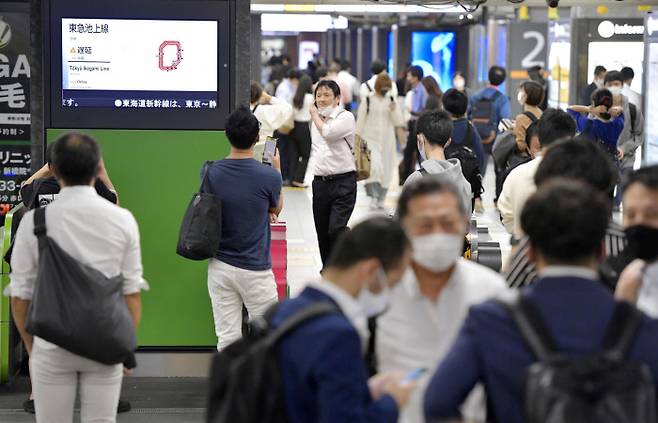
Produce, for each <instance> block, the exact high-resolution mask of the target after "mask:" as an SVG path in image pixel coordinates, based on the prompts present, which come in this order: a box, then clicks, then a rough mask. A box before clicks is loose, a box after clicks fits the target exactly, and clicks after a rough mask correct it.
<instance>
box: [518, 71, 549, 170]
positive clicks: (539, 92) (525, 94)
mask: <svg viewBox="0 0 658 423" xmlns="http://www.w3.org/2000/svg"><path fill="white" fill-rule="evenodd" d="M544 92H545V91H544V87H543V86H542V85H541V84H540V83H539V82H535V81H525V82H523V83H522V84H521V85H520V86H519V91H518V94H517V96H516V99H517V101H518V102H519V104H520V105H521V107H522V108H523V113H521V114H519V115H518V116H516V123H515V125H514V136H515V137H516V149H517V151H518V152H519V153H520V154H522V155H524V156H527V157H530V147H529V146H528V144H526V142H525V133H526V131H527V130H528V127H529V126H530V125H531V124H533V123H534V122H537V121H538V120H539V119H540V118H541V115H542V111H541V109H540V108H539V105H540V104H541V103H542V102H543V101H544Z"/></svg>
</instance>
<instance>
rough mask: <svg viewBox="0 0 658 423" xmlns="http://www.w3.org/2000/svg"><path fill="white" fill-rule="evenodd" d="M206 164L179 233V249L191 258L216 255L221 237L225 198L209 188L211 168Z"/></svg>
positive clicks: (180, 253)
mask: <svg viewBox="0 0 658 423" xmlns="http://www.w3.org/2000/svg"><path fill="white" fill-rule="evenodd" d="M212 164H213V162H212V161H208V162H206V164H205V165H204V170H203V177H202V178H201V185H200V186H199V191H198V192H197V193H196V194H194V195H193V196H192V200H191V201H190V203H189V204H188V206H187V210H185V215H184V216H183V222H182V223H181V226H180V231H179V234H178V246H177V247H176V253H177V254H178V255H180V256H182V257H185V258H188V259H190V260H206V259H209V258H211V257H214V256H215V253H216V252H217V248H219V241H220V240H221V237H222V202H221V201H220V200H219V199H218V198H217V196H215V195H214V194H211V193H210V192H208V190H207V186H208V170H209V169H210V166H212Z"/></svg>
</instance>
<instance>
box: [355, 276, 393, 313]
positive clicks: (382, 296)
mask: <svg viewBox="0 0 658 423" xmlns="http://www.w3.org/2000/svg"><path fill="white" fill-rule="evenodd" d="M375 278H376V280H377V284H378V285H379V292H378V293H377V294H375V293H373V292H370V289H368V287H367V286H364V287H363V288H361V292H360V293H359V297H358V299H357V300H358V301H359V304H360V305H361V309H362V310H363V313H364V314H365V315H366V317H367V318H371V317H376V316H379V315H380V314H383V313H384V312H385V311H386V310H387V309H388V307H389V305H390V303H391V290H390V289H389V287H388V281H387V279H386V272H384V269H382V268H381V267H380V268H379V269H377V275H376V276H375Z"/></svg>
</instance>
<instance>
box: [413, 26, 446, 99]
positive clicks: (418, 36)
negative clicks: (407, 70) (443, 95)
mask: <svg viewBox="0 0 658 423" xmlns="http://www.w3.org/2000/svg"><path fill="white" fill-rule="evenodd" d="M456 46H457V36H456V33H455V32H448V31H445V32H443V31H442V32H425V31H423V32H420V31H418V32H412V33H411V64H412V65H413V66H420V67H421V68H422V69H423V73H424V75H425V76H433V77H434V79H436V81H437V82H438V83H439V86H440V88H441V90H444V91H445V90H447V89H448V88H449V87H451V86H452V76H453V74H454V72H455V49H456Z"/></svg>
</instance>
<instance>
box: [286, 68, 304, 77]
mask: <svg viewBox="0 0 658 423" xmlns="http://www.w3.org/2000/svg"><path fill="white" fill-rule="evenodd" d="M286 76H287V77H288V79H299V78H301V77H302V72H301V71H300V70H299V69H295V68H292V69H290V70H289V71H288V75H286Z"/></svg>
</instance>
